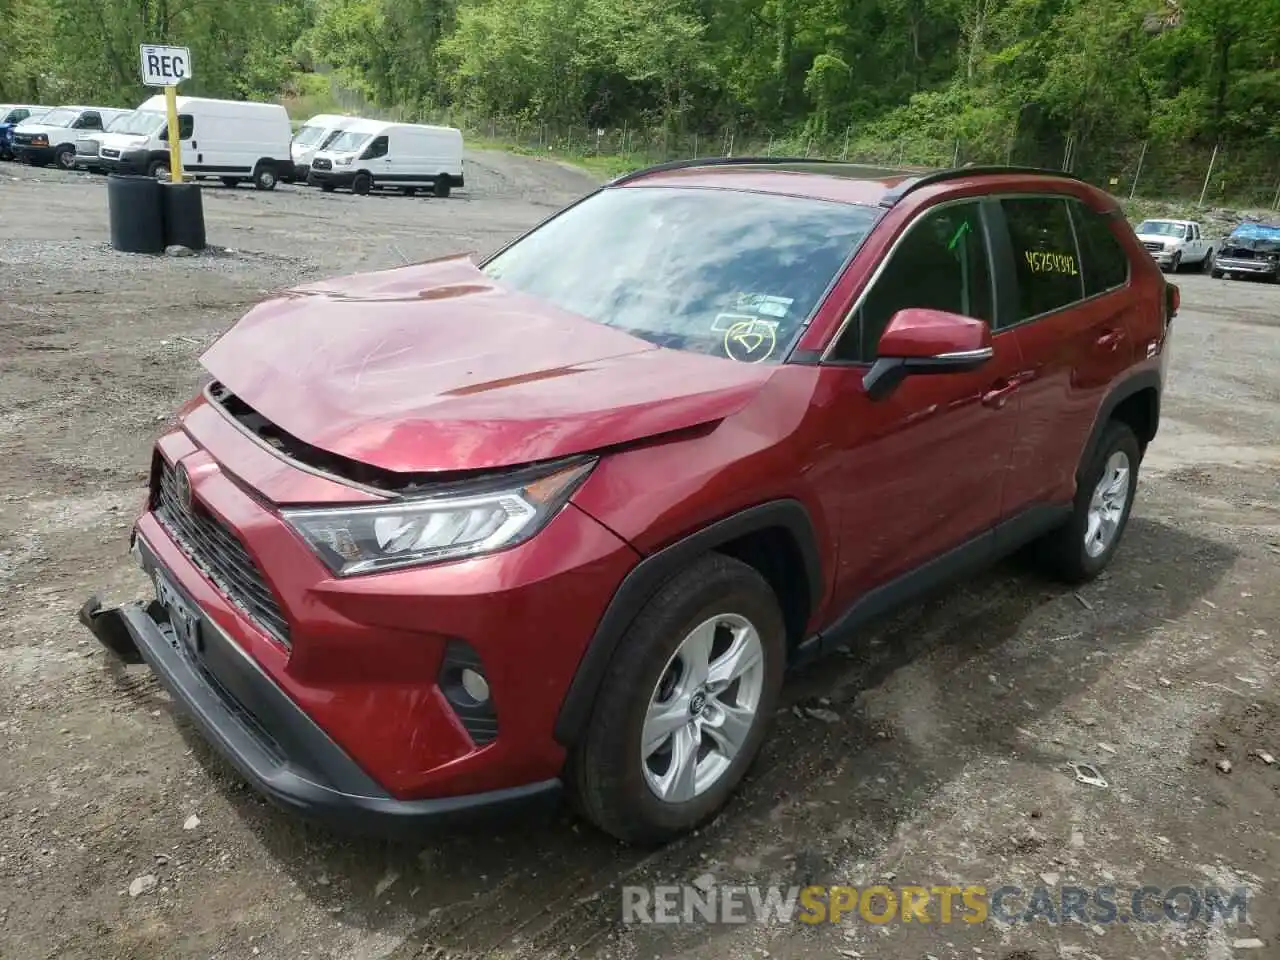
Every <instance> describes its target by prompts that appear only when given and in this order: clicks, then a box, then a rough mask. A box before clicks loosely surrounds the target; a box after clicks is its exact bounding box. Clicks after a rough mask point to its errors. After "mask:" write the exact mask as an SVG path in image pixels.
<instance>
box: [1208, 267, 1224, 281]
mask: <svg viewBox="0 0 1280 960" xmlns="http://www.w3.org/2000/svg"><path fill="white" fill-rule="evenodd" d="M1209 276H1211V277H1213V279H1215V280H1221V279H1222V271H1221V270H1217V269H1214V270H1210V271H1209Z"/></svg>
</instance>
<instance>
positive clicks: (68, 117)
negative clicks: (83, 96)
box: [32, 109, 80, 127]
mask: <svg viewBox="0 0 1280 960" xmlns="http://www.w3.org/2000/svg"><path fill="white" fill-rule="evenodd" d="M78 116H80V111H79V110H64V109H58V110H50V111H49V112H48V113H46V114H45V115H44V116H43V117H41V118H40V122H41V123H43V124H45V125H46V126H50V127H69V126H71V125H72V124H73V123H75V122H76V118H77V117H78ZM32 119H34V118H32Z"/></svg>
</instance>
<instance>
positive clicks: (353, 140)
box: [328, 130, 373, 153]
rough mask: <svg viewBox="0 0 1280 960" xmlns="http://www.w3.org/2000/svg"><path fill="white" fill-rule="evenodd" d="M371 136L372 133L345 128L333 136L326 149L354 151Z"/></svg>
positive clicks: (336, 151) (343, 151)
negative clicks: (342, 131) (344, 130)
mask: <svg viewBox="0 0 1280 960" xmlns="http://www.w3.org/2000/svg"><path fill="white" fill-rule="evenodd" d="M372 138H373V134H371V133H367V132H362V131H360V130H347V131H346V132H344V133H339V134H338V135H337V136H336V137H334V138H333V141H332V142H331V143H330V144H329V146H328V149H329V150H331V151H332V152H334V153H355V152H356V151H357V150H359V149H360V148H361V147H363V146H364V145H365V143H367V142H368V141H369V140H371V139H372Z"/></svg>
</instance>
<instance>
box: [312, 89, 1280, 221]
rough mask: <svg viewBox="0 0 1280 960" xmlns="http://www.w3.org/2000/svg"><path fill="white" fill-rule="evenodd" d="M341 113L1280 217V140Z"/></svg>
mask: <svg viewBox="0 0 1280 960" xmlns="http://www.w3.org/2000/svg"><path fill="white" fill-rule="evenodd" d="M335 104H336V106H337V108H338V109H339V111H341V112H345V113H352V114H356V115H360V116H367V117H371V118H376V119H384V120H397V121H403V122H412V123H437V124H443V125H447V126H452V127H457V128H459V129H460V130H462V131H463V134H464V136H465V137H466V138H467V139H468V140H469V141H472V142H479V143H482V144H492V145H494V146H502V147H508V148H514V149H517V150H520V151H523V152H526V153H530V154H534V155H543V156H555V157H560V158H566V159H570V160H573V159H591V158H599V159H600V160H602V161H608V162H607V163H604V164H603V166H605V167H606V168H607V169H609V170H616V171H617V172H622V171H624V170H627V169H638V168H640V167H644V166H649V165H652V164H656V163H664V162H667V161H671V160H684V159H691V158H697V157H710V156H736V157H749V156H762V157H806V158H819V159H826V160H846V161H849V162H853V163H865V164H871V165H876V166H893V167H906V168H924V169H930V168H939V167H952V166H960V165H963V164H970V163H972V164H1003V165H1017V166H1029V167H1039V168H1042V169H1051V170H1064V171H1067V172H1070V173H1072V174H1074V175H1075V176H1078V177H1081V178H1083V179H1085V180H1088V181H1089V182H1091V183H1094V184H1096V185H1097V186H1099V187H1102V188H1103V189H1105V190H1107V191H1109V192H1110V193H1112V194H1113V195H1115V196H1117V197H1120V198H1122V199H1142V200H1159V201H1166V202H1174V203H1187V204H1193V205H1197V206H1201V207H1218V208H1225V207H1239V208H1248V209H1253V210H1280V140H1276V139H1272V140H1263V141H1254V142H1245V143H1219V144H1200V143H1196V144H1190V143H1168V142H1162V141H1156V140H1148V141H1145V142H1143V141H1139V142H1129V143H1121V144H1103V143H1092V142H1089V141H1077V140H1076V139H1075V138H1074V137H1073V136H1071V135H1063V136H1055V137H1051V138H1046V139H1041V140H1036V139H1033V138H1030V137H1027V136H1019V137H1014V138H998V137H997V138H989V139H984V140H982V141H970V140H964V139H955V140H946V141H938V140H930V139H927V138H921V137H910V138H903V139H900V140H896V141H886V140H884V139H876V138H871V137H868V136H865V135H863V134H861V133H860V132H859V131H858V130H856V129H855V128H852V127H851V128H849V129H847V130H843V131H840V132H839V133H837V134H835V135H827V136H806V135H794V134H790V135H783V134H778V135H770V134H768V133H760V132H746V131H743V130H742V129H739V128H736V127H725V128H723V129H721V130H716V131H711V132H676V131H672V130H669V129H665V128H661V127H632V126H627V125H623V126H621V127H610V128H603V127H596V126H591V125H589V124H554V123H540V122H537V121H530V120H524V119H519V118H497V117H489V116H482V115H479V114H476V113H472V112H469V111H466V110H422V109H414V108H411V107H398V108H378V107H373V106H371V105H369V104H368V102H367V101H366V100H365V99H364V98H363V97H362V96H361V95H360V94H359V93H358V92H355V91H352V90H348V89H344V88H343V87H341V86H340V85H338V84H337V83H334V84H333V90H332V98H331V103H330V106H333V105H335ZM301 106H303V105H301V104H297V105H295V107H301ZM315 112H320V110H319V109H317V110H316V111H315Z"/></svg>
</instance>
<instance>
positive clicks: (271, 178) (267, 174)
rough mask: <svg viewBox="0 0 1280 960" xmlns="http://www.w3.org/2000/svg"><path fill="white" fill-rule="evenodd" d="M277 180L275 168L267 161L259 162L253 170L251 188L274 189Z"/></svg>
mask: <svg viewBox="0 0 1280 960" xmlns="http://www.w3.org/2000/svg"><path fill="white" fill-rule="evenodd" d="M278 182H279V178H277V177H276V168H275V167H273V166H272V165H271V164H269V163H259V164H258V166H257V168H256V169H255V170H254V171H253V188H254V189H255V190H274V189H275V188H276V183H278Z"/></svg>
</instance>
